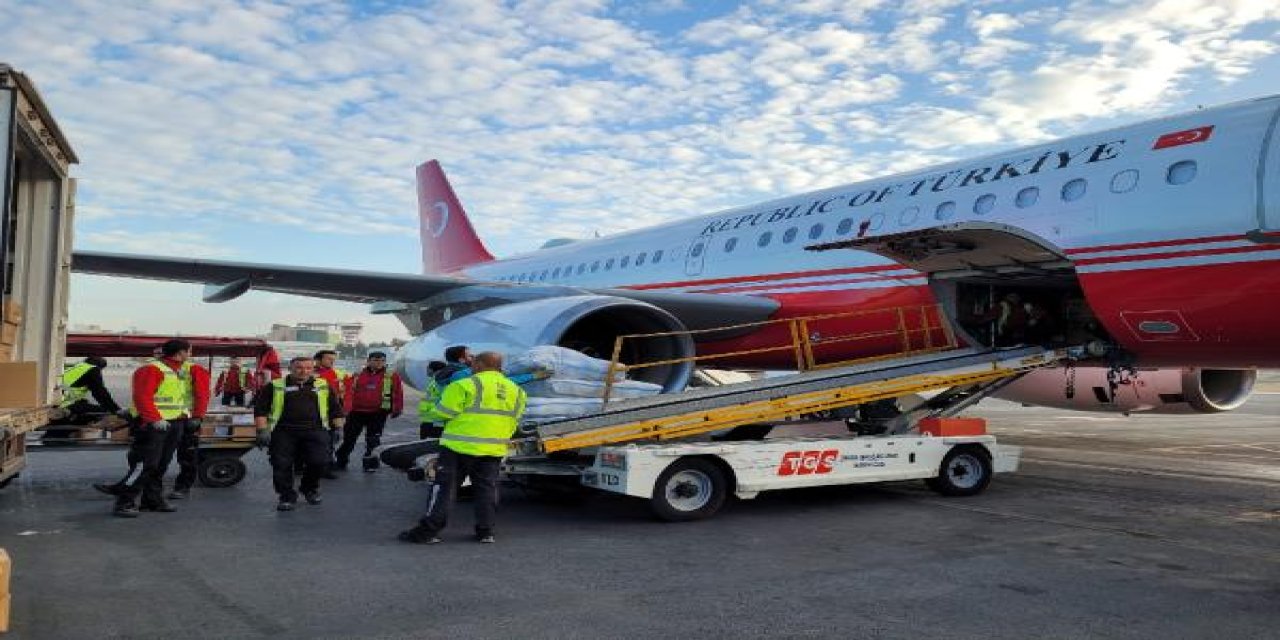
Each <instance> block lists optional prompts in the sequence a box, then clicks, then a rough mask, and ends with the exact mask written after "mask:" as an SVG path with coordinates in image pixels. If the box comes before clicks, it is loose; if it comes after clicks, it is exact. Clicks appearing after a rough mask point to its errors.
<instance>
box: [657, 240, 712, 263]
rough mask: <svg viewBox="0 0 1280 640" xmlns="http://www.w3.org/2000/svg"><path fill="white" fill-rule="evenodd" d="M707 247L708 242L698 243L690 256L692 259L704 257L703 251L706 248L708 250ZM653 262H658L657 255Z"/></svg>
mask: <svg viewBox="0 0 1280 640" xmlns="http://www.w3.org/2000/svg"><path fill="white" fill-rule="evenodd" d="M706 246H707V243H706V242H699V243H697V244H695V245H693V250H692V251H690V252H689V255H690V256H692V257H694V258H697V257H698V256H700V255H702V250H703V249H704V248H706ZM653 261H654V262H657V261H658V258H657V255H656V254H655V255H654V258H653Z"/></svg>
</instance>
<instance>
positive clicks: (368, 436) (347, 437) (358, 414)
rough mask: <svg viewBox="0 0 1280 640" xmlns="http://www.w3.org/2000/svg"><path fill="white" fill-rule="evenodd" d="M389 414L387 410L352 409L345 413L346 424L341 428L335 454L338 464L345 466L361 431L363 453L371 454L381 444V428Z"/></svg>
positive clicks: (385, 424) (383, 426) (383, 427)
mask: <svg viewBox="0 0 1280 640" xmlns="http://www.w3.org/2000/svg"><path fill="white" fill-rule="evenodd" d="M389 415H391V414H390V412H388V411H352V412H351V413H349V414H347V424H346V426H344V427H343V428H342V446H340V447H338V452H337V454H336V455H335V457H336V458H337V460H338V466H346V464H347V460H348V459H349V458H350V457H351V451H352V450H354V449H355V448H356V441H357V440H359V439H360V433H361V432H364V455H365V456H366V457H367V456H371V455H373V450H374V449H377V448H378V445H381V444H382V430H383V429H385V428H386V426H387V416H389Z"/></svg>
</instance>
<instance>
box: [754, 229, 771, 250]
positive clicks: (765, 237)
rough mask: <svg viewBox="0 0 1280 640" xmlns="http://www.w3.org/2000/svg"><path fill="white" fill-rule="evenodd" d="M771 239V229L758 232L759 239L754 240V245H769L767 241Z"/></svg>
mask: <svg viewBox="0 0 1280 640" xmlns="http://www.w3.org/2000/svg"><path fill="white" fill-rule="evenodd" d="M772 240H773V232H772V231H766V232H764V233H762V234H760V239H759V240H756V246H757V247H767V246H769V242H770V241H772Z"/></svg>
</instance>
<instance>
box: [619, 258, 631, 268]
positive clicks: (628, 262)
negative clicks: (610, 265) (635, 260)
mask: <svg viewBox="0 0 1280 640" xmlns="http://www.w3.org/2000/svg"><path fill="white" fill-rule="evenodd" d="M629 266H631V256H622V262H619V263H618V268H619V269H626V268H627V267H629Z"/></svg>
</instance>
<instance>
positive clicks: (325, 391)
mask: <svg viewBox="0 0 1280 640" xmlns="http://www.w3.org/2000/svg"><path fill="white" fill-rule="evenodd" d="M311 380H312V383H313V385H314V386H313V387H312V389H314V390H315V392H316V404H317V405H318V408H319V409H320V426H322V427H323V426H327V425H328V424H329V381H328V380H325V379H324V378H312V379H311ZM284 382H285V379H284V378H278V379H275V380H272V381H271V415H270V416H268V417H267V427H268V428H271V429H274V428H275V427H276V423H277V422H280V416H281V414H283V413H284Z"/></svg>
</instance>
